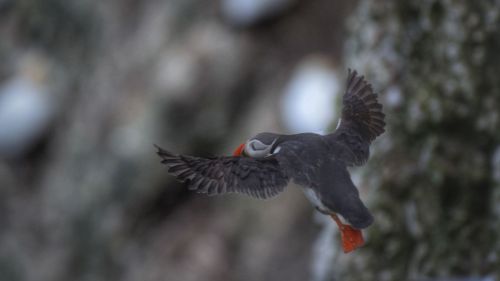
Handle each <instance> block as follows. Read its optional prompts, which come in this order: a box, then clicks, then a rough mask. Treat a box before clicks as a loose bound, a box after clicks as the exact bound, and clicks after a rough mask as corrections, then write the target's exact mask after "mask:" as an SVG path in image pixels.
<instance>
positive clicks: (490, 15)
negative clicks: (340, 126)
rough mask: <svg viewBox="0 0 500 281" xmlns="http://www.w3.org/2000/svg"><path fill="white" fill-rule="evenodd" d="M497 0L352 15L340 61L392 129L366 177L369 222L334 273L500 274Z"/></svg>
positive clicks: (378, 5)
mask: <svg viewBox="0 0 500 281" xmlns="http://www.w3.org/2000/svg"><path fill="white" fill-rule="evenodd" d="M499 4H500V3H499V1H452V0H450V1H435V0H426V1H417V2H411V1H395V0H393V1H362V2H361V3H360V5H359V7H358V9H357V11H356V12H355V13H354V14H353V16H352V18H351V19H350V21H349V24H348V25H349V28H350V32H351V34H352V35H351V38H350V39H349V41H348V42H347V43H346V46H347V47H346V52H347V55H348V60H347V61H348V62H349V63H350V65H352V66H354V67H355V68H358V69H359V70H361V71H362V72H364V73H365V74H366V75H367V76H368V77H369V78H370V80H373V81H374V84H375V88H376V89H379V90H380V95H381V99H382V101H383V103H384V105H385V112H386V114H387V123H388V125H387V133H386V134H385V136H383V137H382V138H381V139H380V140H378V141H377V142H376V144H375V148H374V151H373V155H372V158H371V160H370V161H369V169H366V170H367V172H366V175H365V181H364V184H363V185H365V186H367V188H371V189H372V191H371V194H372V200H371V202H370V205H371V206H370V207H371V209H372V210H373V212H374V213H375V217H376V222H375V224H374V225H373V226H372V227H371V228H370V229H369V230H368V235H369V242H368V244H367V245H366V247H365V248H364V249H362V250H360V251H359V253H357V254H358V255H359V256H357V257H355V258H352V259H350V260H349V261H348V262H347V266H346V267H345V269H344V270H343V271H342V272H341V273H339V276H341V280H421V279H425V278H440V277H445V276H446V277H466V276H493V277H495V278H500V266H499V261H498V258H499V257H498V254H499V253H500V243H499V242H498V238H497V237H499V235H500V225H499V224H498V217H499V214H500V212H499V209H500V208H499V207H498V203H499V202H500V201H499V199H500V182H499V180H498V176H495V175H498V167H499V164H498V163H499V160H498V158H499V157H498V153H499V152H498V151H500V150H499V147H500V129H499V128H500V117H499V110H498V109H499V108H500V94H499V93H500V79H499V78H498V73H500V64H499V62H500V53H499V52H498V50H500V29H499V28H498V27H499V26H500V16H499V15H500V13H499V9H498V6H499ZM495 155H497V156H495ZM353 269H356V270H353Z"/></svg>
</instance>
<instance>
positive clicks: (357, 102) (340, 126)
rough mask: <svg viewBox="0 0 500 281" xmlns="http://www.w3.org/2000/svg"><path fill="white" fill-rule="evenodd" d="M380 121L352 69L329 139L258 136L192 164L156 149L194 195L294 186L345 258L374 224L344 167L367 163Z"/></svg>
mask: <svg viewBox="0 0 500 281" xmlns="http://www.w3.org/2000/svg"><path fill="white" fill-rule="evenodd" d="M384 118H385V114H384V113H383V112H382V104H381V103H380V102H379V101H378V95H377V94H376V93H374V91H373V89H372V86H371V84H370V83H368V82H367V81H366V80H365V78H364V76H360V75H358V73H357V72H356V71H355V70H354V71H352V70H351V69H349V70H348V75H347V82H346V90H345V93H344V94H343V97H342V113H341V117H340V119H339V121H338V123H337V128H336V129H335V131H334V132H332V133H329V134H325V135H321V134H315V133H300V134H277V133H270V132H264V133H259V134H257V135H255V136H254V137H251V138H250V139H248V140H247V141H246V142H244V143H242V144H241V145H239V146H238V148H237V149H236V150H235V151H234V153H233V155H231V156H218V157H196V156H188V155H181V154H174V153H172V152H169V151H167V150H165V149H163V148H161V147H160V146H158V145H155V147H156V148H157V154H158V156H159V157H161V163H163V164H164V165H166V166H167V168H168V169H167V171H168V173H169V174H171V175H173V176H174V177H175V178H176V179H177V180H179V181H181V182H183V183H185V184H186V186H187V188H188V189H190V190H193V191H196V192H198V193H205V194H208V195H219V194H225V193H241V194H246V195H249V196H251V197H254V198H258V199H266V198H271V197H274V196H276V195H278V194H279V193H280V192H282V191H283V190H284V189H285V187H286V186H287V185H288V183H289V182H290V181H293V182H294V183H295V184H296V185H298V186H300V188H301V189H302V190H303V192H304V194H305V195H306V197H307V198H308V199H309V200H310V201H311V203H312V205H313V206H314V207H315V209H316V210H317V211H319V212H320V213H321V214H324V215H327V216H330V217H331V218H332V219H333V221H334V222H335V223H336V224H337V225H338V227H339V230H340V238H341V243H342V249H343V251H344V253H349V252H351V251H353V250H355V249H357V248H359V247H361V246H363V245H364V243H365V241H364V238H363V233H362V230H363V229H365V228H367V227H369V226H370V225H371V224H372V223H373V221H374V218H373V215H372V214H371V213H370V211H369V210H368V208H367V207H366V206H365V205H364V204H363V202H362V201H361V199H360V196H359V191H358V189H357V188H356V186H355V185H354V183H353V182H352V180H351V177H350V174H349V170H348V167H353V166H361V165H363V164H365V163H366V162H367V160H368V158H369V155H370V144H371V143H372V142H373V141H374V140H375V139H376V138H377V137H378V136H380V135H381V134H382V133H384V131H385V129H384V127H385V121H384Z"/></svg>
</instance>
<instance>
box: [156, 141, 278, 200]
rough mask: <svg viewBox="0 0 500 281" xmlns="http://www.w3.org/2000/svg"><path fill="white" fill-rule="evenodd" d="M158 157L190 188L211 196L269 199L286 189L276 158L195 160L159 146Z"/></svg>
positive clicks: (195, 158)
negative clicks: (240, 194)
mask: <svg viewBox="0 0 500 281" xmlns="http://www.w3.org/2000/svg"><path fill="white" fill-rule="evenodd" d="M156 148H157V149H158V151H157V154H158V155H159V156H160V157H161V158H162V161H161V163H163V164H165V165H166V166H167V167H168V172H169V173H170V174H172V175H174V176H175V177H176V178H177V179H178V180H179V181H181V182H185V183H186V184H187V187H188V189H190V190H194V191H197V192H199V193H207V194H208V195H217V194H224V193H229V192H237V193H243V194H246V195H250V196H252V197H255V198H262V199H265V198H270V197H273V196H276V195H277V194H278V193H280V192H281V191H283V190H284V188H285V187H286V185H287V183H288V177H287V176H286V175H285V173H284V172H283V170H282V169H281V167H280V165H279V162H278V161H277V160H276V159H274V158H273V157H267V158H264V159H254V158H248V157H211V158H204V157H193V156H187V155H175V154H172V153H170V152H168V151H166V150H164V149H162V148H161V147H159V146H156Z"/></svg>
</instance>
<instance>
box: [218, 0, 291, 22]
mask: <svg viewBox="0 0 500 281" xmlns="http://www.w3.org/2000/svg"><path fill="white" fill-rule="evenodd" d="M294 2H295V1H294V0H223V1H222V7H221V9H222V14H223V15H224V16H225V17H226V18H227V19H228V20H229V22H230V23H232V24H234V25H237V26H250V25H253V24H256V23H258V22H259V21H261V20H263V19H265V18H268V17H270V16H273V15H276V14H279V13H281V12H283V11H284V10H286V9H287V8H289V7H290V6H292V4H294Z"/></svg>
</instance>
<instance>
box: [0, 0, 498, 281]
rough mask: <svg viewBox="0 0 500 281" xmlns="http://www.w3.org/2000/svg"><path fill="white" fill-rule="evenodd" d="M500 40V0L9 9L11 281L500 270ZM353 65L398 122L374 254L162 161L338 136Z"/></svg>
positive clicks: (380, 146)
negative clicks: (255, 142) (199, 190)
mask: <svg viewBox="0 0 500 281" xmlns="http://www.w3.org/2000/svg"><path fill="white" fill-rule="evenodd" d="M499 50H500V1H487V0H485V1H454V0H446V1H438V0H423V1H397V0H389V1H369V0H357V1H333V0H315V1H306V0H218V1H201V0H163V1H162V0H146V1H135V0H124V1H117V0H110V1H96V0H79V1H64V0H46V1H38V0H0V280H2V281H3V280H5V281H24V280H40V281H50V280H82V281H83V280H89V281H90V280H127V281H128V280H130V281H132V280H147V281H150V280H151V281H154V280H168V281H176V280H182V281H191V280H193V281H195V280H208V281H211V280H214V281H215V280H239V281H247V280H248V281H250V280H313V281H332V280H388V281H389V280H394V281H396V280H398V281H400V280H425V281H430V280H454V281H466V280H468V281H473V280H481V281H493V280H500V260H499V259H500V256H499V255H500V242H499V237H500V220H499V218H500V116H499V114H500V111H499V109H500V79H499V73H500V52H499ZM347 68H354V69H356V70H358V71H359V72H361V73H362V74H364V75H365V76H366V77H367V79H368V80H369V81H370V82H371V83H372V84H373V86H374V89H376V91H377V92H378V93H379V94H380V100H381V102H382V103H383V104H384V110H385V112H386V114H387V118H386V121H387V127H386V128H387V132H386V133H385V134H384V135H382V136H381V137H380V138H378V139H377V140H376V141H375V143H374V145H373V146H372V158H371V159H370V161H369V162H368V165H366V166H364V167H362V168H356V169H352V171H351V172H352V176H353V180H354V182H355V183H356V184H357V186H358V187H359V189H360V193H361V197H362V198H363V200H364V201H365V202H366V203H367V205H368V206H369V208H370V209H371V210H372V212H373V213H374V216H375V219H376V221H375V224H373V225H372V226H371V227H370V228H369V229H368V230H367V231H366V232H365V236H366V240H367V244H366V246H365V247H363V248H362V249H360V250H357V251H355V252H353V253H351V254H348V255H345V254H343V253H342V251H341V250H340V249H339V245H340V244H339V241H338V239H339V233H338V232H337V229H336V227H335V226H334V224H333V222H332V221H331V220H329V219H327V218H326V217H324V216H321V215H318V214H317V213H315V212H314V210H313V208H312V207H311V205H310V204H309V202H308V201H307V200H306V199H305V197H304V196H303V195H302V193H301V191H300V190H299V189H298V188H296V187H295V186H290V187H289V188H288V189H287V190H286V192H284V193H282V194H281V195H280V196H279V197H277V198H274V199H270V200H266V201H259V200H254V199H250V198H247V197H245V196H241V195H227V196H220V197H210V198H209V197H207V196H204V195H199V194H195V193H191V192H189V191H187V190H186V189H185V188H184V186H183V185H182V184H179V183H177V182H175V181H174V180H173V178H172V177H170V176H168V175H167V173H166V170H165V168H164V167H163V166H162V165H160V163H159V159H158V157H157V156H156V155H155V149H154V147H153V143H156V144H159V145H161V146H163V147H165V148H168V149H170V150H172V151H175V152H179V153H185V154H194V155H202V156H208V155H217V154H230V153H231V152H232V151H233V149H234V148H236V146H237V145H238V144H239V143H241V142H243V141H245V140H246V139H247V138H249V137H251V136H253V135H254V134H256V133H258V132H262V131H275V132H281V133H296V132H303V131H311V132H319V133H321V132H328V131H329V130H330V129H331V128H334V127H335V124H336V122H337V120H338V114H339V110H340V102H341V101H340V98H341V95H342V93H343V89H344V81H345V78H346V75H347Z"/></svg>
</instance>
